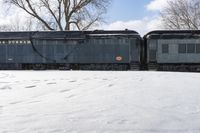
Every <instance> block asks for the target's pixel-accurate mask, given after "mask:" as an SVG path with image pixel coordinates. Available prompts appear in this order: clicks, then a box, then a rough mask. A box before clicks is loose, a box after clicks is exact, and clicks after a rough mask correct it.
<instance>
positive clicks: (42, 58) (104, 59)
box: [0, 30, 141, 70]
mask: <svg viewBox="0 0 200 133" xmlns="http://www.w3.org/2000/svg"><path fill="white" fill-rule="evenodd" d="M140 62H141V37H140V35H139V34H138V33H137V32H135V31H129V30H125V31H51V32H50V31H48V32H0V69H3V70H5V69H11V70H12V69H13V70H15V69H19V70H21V69H22V70H29V69H39V70H40V69H67V70H69V69H75V70H81V69H83V70H128V69H139V68H140V64H141V63H140Z"/></svg>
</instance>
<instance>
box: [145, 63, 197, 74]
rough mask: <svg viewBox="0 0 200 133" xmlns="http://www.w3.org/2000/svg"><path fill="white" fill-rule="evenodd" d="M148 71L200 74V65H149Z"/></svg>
mask: <svg viewBox="0 0 200 133" xmlns="http://www.w3.org/2000/svg"><path fill="white" fill-rule="evenodd" d="M148 70H154V71H177V72H200V64H188V63H168V64H167V63H162V64H160V63H149V64H148Z"/></svg>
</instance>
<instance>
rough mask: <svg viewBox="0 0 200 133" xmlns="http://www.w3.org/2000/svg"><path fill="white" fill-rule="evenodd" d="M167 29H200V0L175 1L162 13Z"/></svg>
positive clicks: (169, 3)
mask: <svg viewBox="0 0 200 133" xmlns="http://www.w3.org/2000/svg"><path fill="white" fill-rule="evenodd" d="M161 17H162V20H163V23H164V26H165V28H167V29H192V30H197V29H199V28H200V0H173V1H171V0H170V1H168V5H167V7H166V8H165V9H163V10H162V11H161Z"/></svg>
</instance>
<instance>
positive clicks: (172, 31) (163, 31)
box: [145, 30, 200, 36]
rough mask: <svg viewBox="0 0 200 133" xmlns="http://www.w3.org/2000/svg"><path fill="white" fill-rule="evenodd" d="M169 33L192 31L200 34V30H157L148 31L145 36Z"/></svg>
mask: <svg viewBox="0 0 200 133" xmlns="http://www.w3.org/2000/svg"><path fill="white" fill-rule="evenodd" d="M167 33H174V34H179V33H182V34H184V33H186V34H187V33H192V34H200V30H155V31H151V32H148V33H147V34H146V35H145V36H148V35H151V34H160V35H161V34H167Z"/></svg>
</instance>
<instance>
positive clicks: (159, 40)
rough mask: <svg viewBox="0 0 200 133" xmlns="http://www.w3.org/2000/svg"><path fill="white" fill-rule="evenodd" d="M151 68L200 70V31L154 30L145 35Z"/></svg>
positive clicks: (146, 51) (147, 57)
mask: <svg viewBox="0 0 200 133" xmlns="http://www.w3.org/2000/svg"><path fill="white" fill-rule="evenodd" d="M144 40H145V53H146V55H145V59H146V64H147V66H148V69H149V70H164V71H200V31H199V30H179V31H152V32H150V33H148V34H147V35H145V36H144Z"/></svg>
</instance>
